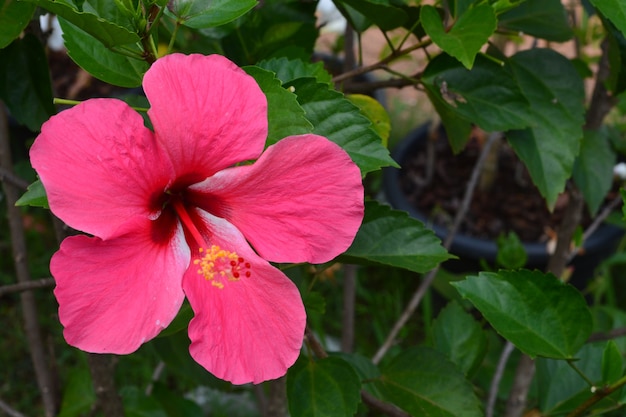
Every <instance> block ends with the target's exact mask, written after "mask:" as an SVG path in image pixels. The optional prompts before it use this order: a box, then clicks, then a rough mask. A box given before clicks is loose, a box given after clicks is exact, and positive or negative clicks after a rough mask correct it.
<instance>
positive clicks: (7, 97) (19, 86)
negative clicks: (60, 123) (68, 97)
mask: <svg viewBox="0 0 626 417" xmlns="http://www.w3.org/2000/svg"><path fill="white" fill-rule="evenodd" d="M0 98H1V99H2V100H4V102H5V103H6V105H7V106H8V108H9V109H10V110H11V114H12V115H13V117H15V119H17V120H18V121H19V122H20V123H22V124H24V125H26V126H27V127H28V128H29V129H30V130H32V131H33V132H36V131H38V130H39V129H40V127H41V125H42V123H43V122H45V121H46V120H48V118H49V117H50V116H52V115H53V114H54V113H55V112H56V111H55V109H54V105H53V104H52V87H51V85H50V75H49V73H48V65H47V64H46V56H45V53H44V50H43V48H42V46H41V43H39V41H38V40H37V38H35V37H34V36H33V35H27V36H25V37H24V38H23V39H18V40H16V41H15V42H13V43H11V45H9V46H7V47H6V48H4V49H2V50H0Z"/></svg>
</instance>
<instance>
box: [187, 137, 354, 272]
mask: <svg viewBox="0 0 626 417" xmlns="http://www.w3.org/2000/svg"><path fill="white" fill-rule="evenodd" d="M190 188H191V189H192V190H193V191H194V192H195V193H196V195H194V196H193V197H192V198H194V199H196V204H198V205H199V206H201V207H203V208H204V209H205V210H207V211H209V212H211V213H212V214H214V215H216V216H219V217H223V218H225V219H227V220H228V221H230V222H231V223H232V224H234V225H235V226H236V227H237V228H238V229H239V230H241V232H242V233H243V234H244V236H245V237H246V238H247V239H248V241H249V242H250V243H251V244H252V246H254V248H255V249H256V250H257V252H258V253H259V255H261V256H262V257H263V258H265V259H267V260H269V261H273V262H312V263H323V262H327V261H329V260H331V259H333V258H334V257H336V256H337V255H339V254H340V253H342V252H344V251H345V250H346V249H347V248H348V247H349V246H350V244H351V243H352V241H353V240H354V236H355V235H356V232H357V231H358V229H359V226H360V225H361V221H362V220H363V210H364V208H363V185H362V182H361V173H360V171H359V168H358V167H357V166H356V164H354V162H352V160H351V159H350V157H349V156H348V154H347V153H346V152H345V151H343V149H341V148H340V147H339V146H338V145H336V144H334V143H332V142H330V141H329V140H328V139H326V138H323V137H321V136H316V135H302V136H293V137H289V138H286V139H283V140H281V141H279V142H278V143H276V144H275V145H273V146H270V147H269V148H268V149H267V150H266V151H265V153H263V155H262V156H261V158H259V160H258V161H257V162H256V163H255V164H254V165H248V166H240V167H233V168H230V169H226V170H223V171H220V172H218V173H217V174H215V175H214V176H213V177H211V178H208V179H207V180H205V181H203V182H202V183H199V184H196V185H193V186H192V187H190Z"/></svg>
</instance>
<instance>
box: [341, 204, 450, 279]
mask: <svg viewBox="0 0 626 417" xmlns="http://www.w3.org/2000/svg"><path fill="white" fill-rule="evenodd" d="M343 257H345V258H347V260H348V261H354V262H358V261H359V260H363V259H364V260H367V261H371V262H376V263H379V264H383V265H389V266H394V267H398V268H404V269H408V270H410V271H414V272H420V273H422V272H427V271H430V270H431V269H433V268H434V267H435V266H437V265H438V264H439V263H440V262H443V261H445V260H447V259H450V258H452V257H453V256H452V255H450V254H449V253H448V252H447V251H446V250H445V249H444V248H443V247H442V246H441V241H440V240H439V238H438V237H437V236H436V235H435V234H434V233H433V231H432V230H430V229H428V228H427V227H425V226H424V225H423V224H422V223H421V222H420V221H419V220H416V219H414V218H412V217H409V215H408V213H406V212H404V211H399V210H393V209H391V208H390V207H389V206H386V205H383V204H380V203H378V202H375V201H367V202H366V203H365V217H364V219H363V223H362V224H361V228H360V229H359V232H358V233H357V235H356V237H355V239H354V242H352V245H351V246H350V248H348V250H347V251H346V252H345V254H344V255H343Z"/></svg>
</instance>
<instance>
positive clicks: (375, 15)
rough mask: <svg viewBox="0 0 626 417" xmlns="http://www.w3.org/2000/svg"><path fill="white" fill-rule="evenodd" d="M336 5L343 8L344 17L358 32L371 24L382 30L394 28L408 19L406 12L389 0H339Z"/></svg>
mask: <svg viewBox="0 0 626 417" xmlns="http://www.w3.org/2000/svg"><path fill="white" fill-rule="evenodd" d="M337 5H338V6H339V7H342V8H343V10H344V11H345V16H346V18H348V19H349V20H351V23H352V26H353V27H354V28H355V29H356V30H358V31H360V32H362V31H364V30H365V29H367V27H369V26H370V25H371V24H375V25H376V26H378V27H379V28H381V29H382V30H391V29H395V28H398V27H400V26H402V25H403V24H404V23H405V22H406V20H407V19H408V16H407V14H406V12H405V11H404V10H402V8H400V7H396V6H395V5H394V4H393V2H392V1H389V0H341V1H338V2H337Z"/></svg>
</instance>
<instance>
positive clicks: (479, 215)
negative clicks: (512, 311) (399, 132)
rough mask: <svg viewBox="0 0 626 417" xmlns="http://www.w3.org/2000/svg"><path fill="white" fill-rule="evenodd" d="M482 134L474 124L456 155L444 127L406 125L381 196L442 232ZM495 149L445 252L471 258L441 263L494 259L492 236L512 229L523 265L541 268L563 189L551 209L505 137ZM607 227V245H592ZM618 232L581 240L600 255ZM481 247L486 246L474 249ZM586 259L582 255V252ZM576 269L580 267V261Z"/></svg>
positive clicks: (560, 207) (559, 216)
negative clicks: (489, 170) (488, 176)
mask: <svg viewBox="0 0 626 417" xmlns="http://www.w3.org/2000/svg"><path fill="white" fill-rule="evenodd" d="M429 135H430V139H428V137H429ZM428 140H430V141H431V144H432V148H431V155H432V154H433V153H434V157H430V158H431V159H430V160H431V161H434V164H433V165H432V169H431V170H430V172H431V177H430V179H428V177H429V175H428V174H427V172H428V171H429V170H428V168H427V166H428V161H429V156H428V153H427V151H426V146H425V145H426V142H427V141H428ZM485 140H486V136H485V134H484V133H483V132H481V131H479V130H475V131H474V133H473V134H472V137H471V139H470V140H469V142H468V144H467V146H466V147H465V149H464V150H463V151H462V152H460V153H459V154H456V155H455V154H454V153H453V152H452V150H451V148H450V146H449V144H448V141H447V138H446V137H445V132H444V131H443V129H435V130H433V131H432V132H430V131H429V129H428V127H427V126H422V127H421V128H420V129H418V130H416V131H414V132H412V133H411V134H410V135H409V136H408V137H407V138H406V139H405V140H404V141H403V142H402V143H401V144H399V146H398V148H396V150H395V151H394V153H393V155H394V158H395V159H396V161H398V162H399V163H400V165H401V166H402V169H401V170H388V171H386V172H385V193H386V196H387V198H388V200H389V201H390V203H391V204H392V205H393V206H394V207H396V208H399V209H402V210H407V211H409V213H410V214H411V215H413V216H414V217H417V218H419V219H420V220H422V221H424V222H426V223H429V224H431V223H432V224H433V228H434V229H435V231H436V232H437V234H438V235H440V237H443V235H445V230H446V229H447V228H448V227H449V226H450V225H451V223H452V221H453V219H454V216H455V215H456V213H457V211H458V210H459V208H460V205H461V201H462V199H463V194H464V192H465V190H466V187H467V183H468V180H469V178H470V176H471V172H472V170H473V168H474V165H475V163H476V160H477V158H478V156H479V154H480V152H481V149H482V144H483V143H484V141H485ZM496 152H497V158H493V160H492V161H493V163H494V165H493V170H494V172H493V174H495V175H493V176H492V178H493V182H492V183H491V184H490V185H489V186H486V187H484V188H481V187H477V189H476V191H475V194H474V197H473V199H472V202H471V205H470V208H469V211H468V213H467V215H466V216H465V219H464V221H463V222H462V223H461V225H460V230H459V231H458V235H459V237H458V238H456V239H455V242H454V243H453V245H452V248H451V252H452V253H454V254H456V255H458V256H460V257H462V258H465V259H464V261H468V260H469V261H470V262H469V264H468V263H466V262H464V263H462V264H460V263H459V262H452V263H449V264H448V265H446V266H450V265H451V266H452V268H451V269H456V270H466V271H467V270H470V269H474V268H476V267H478V266H479V265H478V260H479V259H481V258H482V259H485V260H487V261H488V262H493V261H494V259H495V251H496V245H495V243H494V241H495V239H497V237H498V236H500V235H502V234H507V233H509V232H511V231H513V232H515V233H516V234H517V235H518V236H519V238H520V239H521V240H522V241H523V242H525V248H526V250H527V252H528V255H529V262H528V267H531V268H540V269H543V268H544V267H545V264H546V263H547V259H548V256H549V254H548V251H547V249H546V248H547V246H548V242H549V241H550V240H551V239H554V237H555V235H556V230H557V229H558V227H559V224H560V222H561V219H562V217H563V214H564V210H565V208H566V207H567V204H568V201H567V195H566V194H564V195H563V196H562V197H561V198H560V199H559V200H558V201H557V203H556V206H555V209H554V210H553V212H550V211H549V210H548V208H547V207H546V203H545V200H544V199H543V197H542V196H541V194H540V193H539V190H538V189H537V188H536V187H535V185H534V184H533V182H532V180H531V178H530V174H529V173H528V171H527V169H526V167H525V166H524V164H523V163H522V162H521V161H520V160H519V159H518V158H517V156H516V154H515V152H514V151H513V149H511V148H510V146H508V144H507V143H506V141H504V140H502V141H501V142H500V144H499V146H496ZM488 163H489V161H488ZM487 182H489V181H487ZM616 193H617V189H616V190H614V191H612V192H611V193H610V195H609V196H608V199H612V198H614V197H615V196H616V195H617V194H616ZM426 213H427V214H426ZM589 222H590V219H589V216H588V215H586V218H585V220H584V224H583V225H585V224H589ZM607 231H608V232H610V233H609V236H608V241H609V242H608V243H609V244H610V245H609V246H608V247H607V246H603V247H602V248H600V249H598V248H596V247H595V245H596V244H597V242H596V241H597V240H598V239H599V235H602V234H604V233H606V232H607ZM621 236H622V231H621V230H620V229H618V228H616V227H612V226H602V227H601V229H600V230H598V232H596V233H595V234H594V236H592V237H591V238H590V239H589V241H588V243H589V242H590V243H592V244H593V247H588V246H589V245H587V244H586V245H585V246H586V248H587V249H588V251H587V252H598V251H601V252H604V255H605V256H606V255H608V254H609V253H610V250H611V249H613V248H614V246H615V244H616V243H617V242H618V240H619V238H620V237H621ZM592 239H593V241H592ZM461 246H463V247H461ZM483 247H484V248H486V249H488V250H489V251H490V253H482V252H481V251H479V249H481V248H483ZM588 255H591V254H589V253H588ZM587 258H588V259H587V261H589V260H590V259H589V256H587ZM472 261H473V262H472ZM593 262H595V264H597V262H598V260H596V259H594V260H593ZM579 269H582V268H580V265H579ZM585 269H586V271H585V272H584V273H585V274H589V273H592V272H593V268H592V269H591V272H590V271H589V270H588V269H589V268H585ZM580 272H583V271H582V270H581V271H580Z"/></svg>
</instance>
